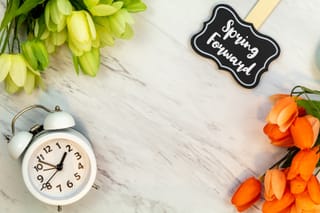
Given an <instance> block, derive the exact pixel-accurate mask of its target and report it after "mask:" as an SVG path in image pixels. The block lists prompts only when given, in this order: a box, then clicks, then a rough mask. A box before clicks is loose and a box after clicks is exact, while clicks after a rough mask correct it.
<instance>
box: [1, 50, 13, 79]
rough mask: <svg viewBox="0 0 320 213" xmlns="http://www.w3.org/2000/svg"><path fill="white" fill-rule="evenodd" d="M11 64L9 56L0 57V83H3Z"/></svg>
mask: <svg viewBox="0 0 320 213" xmlns="http://www.w3.org/2000/svg"><path fill="white" fill-rule="evenodd" d="M11 63H12V61H11V56H10V55H9V54H2V55H0V67H1V69H0V81H3V80H4V79H5V78H6V77H7V75H8V73H9V70H10V67H11Z"/></svg>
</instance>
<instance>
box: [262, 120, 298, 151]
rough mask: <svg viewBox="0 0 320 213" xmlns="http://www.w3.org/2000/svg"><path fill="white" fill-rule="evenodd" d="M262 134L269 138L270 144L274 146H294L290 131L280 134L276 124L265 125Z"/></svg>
mask: <svg viewBox="0 0 320 213" xmlns="http://www.w3.org/2000/svg"><path fill="white" fill-rule="evenodd" d="M263 132H264V133H265V134H266V135H267V136H268V137H269V139H270V140H271V143H272V144H273V145H275V146H281V147H292V146H294V144H293V139H292V136H291V133H290V131H289V130H286V131H285V132H281V131H280V129H279V126H278V125H276V124H271V123H267V124H266V125H265V126H264V128H263Z"/></svg>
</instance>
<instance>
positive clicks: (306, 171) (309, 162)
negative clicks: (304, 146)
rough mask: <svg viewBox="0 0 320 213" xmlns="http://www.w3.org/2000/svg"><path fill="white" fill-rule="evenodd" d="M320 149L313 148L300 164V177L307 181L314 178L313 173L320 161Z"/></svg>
mask: <svg viewBox="0 0 320 213" xmlns="http://www.w3.org/2000/svg"><path fill="white" fill-rule="evenodd" d="M318 151H319V147H315V148H313V149H312V150H311V151H309V152H307V153H306V154H305V156H304V158H303V160H302V162H301V163H300V168H299V170H300V176H301V178H302V179H304V180H305V181H307V180H309V178H310V177H311V176H312V174H313V171H314V169H315V167H316V165H317V163H318V161H319V152H318Z"/></svg>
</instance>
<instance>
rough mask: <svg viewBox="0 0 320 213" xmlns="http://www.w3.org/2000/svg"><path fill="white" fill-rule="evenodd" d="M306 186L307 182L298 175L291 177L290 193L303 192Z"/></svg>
mask: <svg viewBox="0 0 320 213" xmlns="http://www.w3.org/2000/svg"><path fill="white" fill-rule="evenodd" d="M306 187H307V182H306V181H305V180H303V179H302V178H301V177H300V176H297V177H296V178H294V179H292V180H291V181H290V191H291V193H292V194H299V193H301V192H303V191H304V190H305V189H306Z"/></svg>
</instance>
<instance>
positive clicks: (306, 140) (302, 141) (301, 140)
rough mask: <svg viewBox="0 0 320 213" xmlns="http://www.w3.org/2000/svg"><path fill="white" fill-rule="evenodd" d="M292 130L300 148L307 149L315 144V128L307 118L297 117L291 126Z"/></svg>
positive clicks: (295, 141)
mask: <svg viewBox="0 0 320 213" xmlns="http://www.w3.org/2000/svg"><path fill="white" fill-rule="evenodd" d="M290 132H291V135H292V138H293V142H294V144H295V146H296V147H298V148H299V149H307V148H311V147H312V146H313V143H314V136H313V129H312V126H311V124H310V123H309V121H308V119H307V118H305V117H298V118H296V120H295V121H294V122H293V123H292V125H291V127H290Z"/></svg>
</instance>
